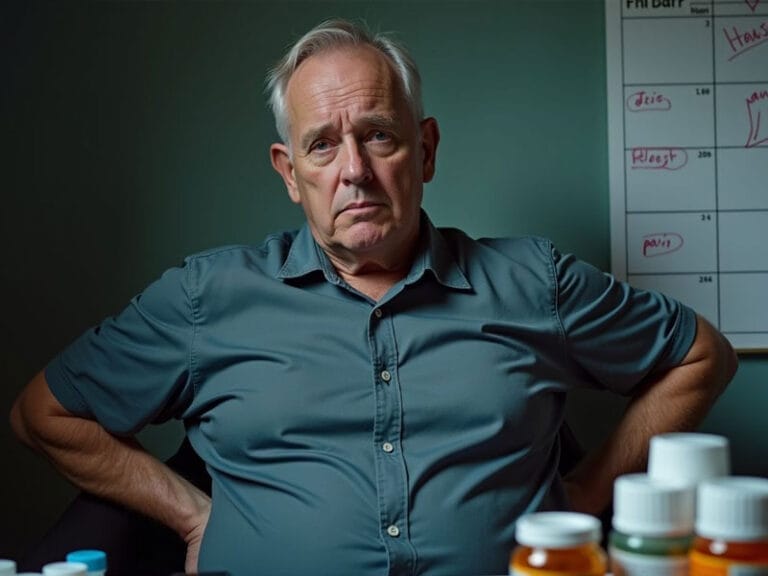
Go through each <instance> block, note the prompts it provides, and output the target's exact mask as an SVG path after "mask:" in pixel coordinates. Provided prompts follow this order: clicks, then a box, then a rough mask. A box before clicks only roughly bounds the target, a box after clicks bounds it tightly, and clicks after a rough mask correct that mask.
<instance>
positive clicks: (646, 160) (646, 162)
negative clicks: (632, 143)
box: [632, 148, 688, 170]
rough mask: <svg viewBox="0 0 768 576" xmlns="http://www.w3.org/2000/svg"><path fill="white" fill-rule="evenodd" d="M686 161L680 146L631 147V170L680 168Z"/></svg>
mask: <svg viewBox="0 0 768 576" xmlns="http://www.w3.org/2000/svg"><path fill="white" fill-rule="evenodd" d="M687 163H688V152H686V151H685V150H684V149H682V148H632V169H633V170H638V169H639V170H680V168H682V167H683V166H685V165H686V164H687Z"/></svg>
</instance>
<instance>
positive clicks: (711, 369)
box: [564, 316, 738, 515]
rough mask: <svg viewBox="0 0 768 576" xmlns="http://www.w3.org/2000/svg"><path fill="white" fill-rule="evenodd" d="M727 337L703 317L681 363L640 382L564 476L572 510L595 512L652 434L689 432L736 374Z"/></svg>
mask: <svg viewBox="0 0 768 576" xmlns="http://www.w3.org/2000/svg"><path fill="white" fill-rule="evenodd" d="M737 365H738V360H737V358H736V354H735V353H734V351H733V348H731V345H730V344H729V343H728V341H727V340H726V339H725V337H723V335H722V334H720V333H719V332H718V331H717V330H716V329H715V328H714V327H712V325H711V324H710V323H709V322H707V321H706V320H705V319H704V318H702V317H700V316H699V317H697V329H696V339H695V340H694V342H693V344H692V345H691V349H690V350H689V351H688V354H686V356H685V358H684V359H683V361H682V362H681V363H680V364H679V365H678V366H676V367H674V368H672V369H671V370H668V371H667V372H665V373H663V374H661V375H657V376H656V377H655V378H654V379H652V380H650V381H648V382H646V383H645V384H643V386H642V388H641V389H640V390H639V392H638V393H637V395H636V396H635V397H634V398H633V399H632V401H631V402H630V403H629V405H628V406H627V410H626V412H625V413H624V416H623V417H622V419H621V421H620V422H619V424H618V426H617V427H616V429H615V430H614V432H613V433H612V434H611V436H610V437H609V438H608V439H607V440H606V441H605V442H604V443H603V444H602V446H600V447H599V448H598V449H597V450H596V451H593V452H592V453H590V454H588V455H587V457H586V458H584V460H582V462H580V463H579V464H578V465H577V466H576V468H574V470H572V471H571V472H570V473H569V474H568V475H567V476H566V477H565V478H564V487H565V490H566V493H567V494H568V497H569V498H570V504H571V507H572V509H573V510H575V511H577V512H585V513H588V514H593V515H599V514H600V513H601V512H602V511H603V510H605V508H606V507H607V506H608V505H609V504H610V502H611V497H612V491H613V483H614V481H615V480H616V478H617V477H619V476H621V475H622V474H628V473H631V472H640V471H642V470H644V469H645V466H646V464H647V458H648V445H649V443H650V440H651V437H652V436H655V435H657V434H663V433H665V432H680V431H687V430H693V429H695V428H696V426H698V425H699V423H700V422H701V420H702V419H703V418H704V416H705V415H706V414H707V412H708V411H709V409H710V408H711V406H712V404H714V402H715V400H716V399H717V397H718V396H719V395H720V393H721V392H722V391H723V390H724V389H725V387H726V385H727V384H728V382H730V381H731V378H733V375H734V374H735V373H736V367H737Z"/></svg>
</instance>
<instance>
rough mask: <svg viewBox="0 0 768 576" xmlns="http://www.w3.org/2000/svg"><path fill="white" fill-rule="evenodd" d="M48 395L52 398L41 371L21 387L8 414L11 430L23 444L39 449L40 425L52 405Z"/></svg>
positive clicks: (42, 424)
mask: <svg viewBox="0 0 768 576" xmlns="http://www.w3.org/2000/svg"><path fill="white" fill-rule="evenodd" d="M48 397H50V398H53V395H52V394H51V393H50V391H49V388H48V382H47V381H46V380H45V376H44V374H43V373H42V372H39V373H38V374H37V375H35V377H34V378H32V380H31V381H30V382H29V383H28V384H27V385H26V386H25V387H24V388H23V389H22V391H21V392H20V393H19V395H18V396H17V397H16V400H15V402H14V403H13V406H12V407H11V412H10V416H9V420H10V425H11V430H12V431H13V433H14V434H15V435H16V437H17V438H18V439H19V440H20V441H21V442H22V443H24V444H26V445H27V446H29V447H30V448H33V449H35V450H39V449H40V445H39V437H40V435H41V434H42V432H41V427H44V425H45V421H46V420H47V419H48V418H49V416H51V415H52V406H51V403H50V402H49V401H48Z"/></svg>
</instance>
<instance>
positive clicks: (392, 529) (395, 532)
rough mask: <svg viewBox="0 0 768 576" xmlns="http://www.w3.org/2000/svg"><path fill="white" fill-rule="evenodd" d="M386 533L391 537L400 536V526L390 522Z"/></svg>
mask: <svg viewBox="0 0 768 576" xmlns="http://www.w3.org/2000/svg"><path fill="white" fill-rule="evenodd" d="M387 534H389V535H390V536H392V538H397V537H398V536H400V528H398V527H397V526H395V525H394V524H392V525H391V526H388V527H387Z"/></svg>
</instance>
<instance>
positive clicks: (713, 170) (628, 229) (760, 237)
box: [605, 0, 768, 351]
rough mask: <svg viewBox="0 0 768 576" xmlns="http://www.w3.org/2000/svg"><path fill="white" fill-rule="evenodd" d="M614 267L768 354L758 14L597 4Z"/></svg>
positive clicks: (688, 5)
mask: <svg viewBox="0 0 768 576" xmlns="http://www.w3.org/2000/svg"><path fill="white" fill-rule="evenodd" d="M605 14H606V55H607V84H608V86H607V88H608V145H609V154H608V157H609V179H610V199H611V202H610V206H611V208H610V213H611V215H610V218H611V267H612V272H613V273H614V274H615V275H616V276H617V277H619V278H621V279H622V280H626V281H628V282H629V283H630V284H632V285H635V286H638V287H641V288H651V289H655V290H660V291H662V292H665V293H666V294H669V295H670V296H672V297H674V298H677V299H679V300H681V301H682V302H684V303H686V304H687V305H689V306H691V307H692V308H694V309H695V310H696V311H697V312H699V313H700V314H701V315H702V316H704V317H705V318H707V319H708V320H709V321H710V322H712V323H713V324H714V325H715V326H717V327H718V328H719V329H720V330H721V331H722V332H723V333H724V334H725V336H726V337H727V338H728V339H729V340H730V341H731V343H732V344H733V345H734V347H735V348H737V349H738V350H742V351H750V350H751V351H756V350H766V349H768V0H720V1H712V0H701V1H692V0H606V4H605Z"/></svg>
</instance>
